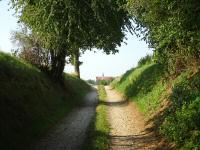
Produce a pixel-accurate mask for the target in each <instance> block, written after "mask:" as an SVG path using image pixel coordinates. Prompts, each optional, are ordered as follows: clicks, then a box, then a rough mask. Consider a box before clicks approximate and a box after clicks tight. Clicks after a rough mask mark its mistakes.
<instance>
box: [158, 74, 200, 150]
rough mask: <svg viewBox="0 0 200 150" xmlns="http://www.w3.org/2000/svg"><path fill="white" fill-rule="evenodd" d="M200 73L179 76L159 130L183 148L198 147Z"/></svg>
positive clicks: (199, 129) (199, 131) (199, 144)
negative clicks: (169, 105)
mask: <svg viewBox="0 0 200 150" xmlns="http://www.w3.org/2000/svg"><path fill="white" fill-rule="evenodd" d="M199 82H200V75H198V74H197V75H195V76H194V77H192V78H191V79H190V78H187V74H183V75H182V76H181V77H180V81H179V82H178V83H176V84H175V86H174V88H173V90H172V95H171V97H170V99H171V101H172V106H171V108H169V109H168V116H167V117H166V118H165V121H164V124H163V125H162V127H161V132H162V133H163V134H164V135H165V136H166V137H167V138H168V139H169V140H171V141H174V142H175V143H176V144H177V145H179V146H182V145H183V149H200V90H199V89H200V88H199Z"/></svg>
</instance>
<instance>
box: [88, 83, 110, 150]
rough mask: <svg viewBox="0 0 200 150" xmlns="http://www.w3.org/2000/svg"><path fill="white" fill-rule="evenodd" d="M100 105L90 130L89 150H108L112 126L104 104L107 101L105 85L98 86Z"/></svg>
mask: <svg viewBox="0 0 200 150" xmlns="http://www.w3.org/2000/svg"><path fill="white" fill-rule="evenodd" d="M98 92H99V104H98V106H97V108H96V116H95V118H94V120H93V121H92V123H91V125H90V129H89V133H88V134H89V136H88V138H89V139H88V143H87V145H86V146H85V148H86V149H88V150H107V149H108V144H109V137H108V135H109V130H110V125H109V122H108V119H107V107H106V105H104V104H103V103H102V102H104V101H105V99H106V91H105V88H104V86H103V85H99V86H98Z"/></svg>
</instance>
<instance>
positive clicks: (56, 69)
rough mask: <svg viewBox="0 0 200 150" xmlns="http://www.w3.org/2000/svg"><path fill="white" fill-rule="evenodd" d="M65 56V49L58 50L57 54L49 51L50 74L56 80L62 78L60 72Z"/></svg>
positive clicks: (63, 65)
mask: <svg viewBox="0 0 200 150" xmlns="http://www.w3.org/2000/svg"><path fill="white" fill-rule="evenodd" d="M65 57H66V52H65V50H62V51H60V52H58V54H55V53H54V51H51V76H52V77H53V79H55V80H56V81H61V80H62V74H63V70H64V67H65Z"/></svg>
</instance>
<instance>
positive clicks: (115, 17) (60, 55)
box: [12, 0, 131, 78]
mask: <svg viewBox="0 0 200 150" xmlns="http://www.w3.org/2000/svg"><path fill="white" fill-rule="evenodd" d="M125 3H126V1H124V0H85V1H79V0H77V1H75V0H60V1H57V0H31V1H30V0H12V4H13V7H14V8H15V9H16V11H20V12H21V13H20V14H19V18H20V21H21V22H24V23H25V24H26V25H27V26H29V27H30V28H31V29H32V32H33V33H35V32H36V33H38V35H39V36H40V37H42V38H43V39H44V40H43V42H44V45H45V48H46V49H49V50H50V52H51V55H52V56H51V57H52V67H51V70H52V75H53V76H54V77H55V78H60V77H61V75H62V72H63V69H64V65H65V57H66V56H73V54H74V53H75V54H76V53H77V48H79V49H81V50H82V49H84V50H85V49H91V48H93V47H96V48H98V49H103V50H104V51H105V52H106V53H107V54H110V53H115V52H117V49H116V48H117V46H120V44H121V42H122V41H123V39H124V37H125V32H126V31H127V30H130V29H131V22H130V20H129V19H130V16H129V14H128V13H127V11H126V10H125V9H123V7H122V6H123V5H124V4H125ZM74 48H75V49H74ZM76 62H79V61H76Z"/></svg>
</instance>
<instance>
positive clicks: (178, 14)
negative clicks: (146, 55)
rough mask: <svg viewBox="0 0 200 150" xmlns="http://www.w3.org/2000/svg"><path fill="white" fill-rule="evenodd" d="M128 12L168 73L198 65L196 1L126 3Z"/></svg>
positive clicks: (199, 39)
mask: <svg viewBox="0 0 200 150" xmlns="http://www.w3.org/2000/svg"><path fill="white" fill-rule="evenodd" d="M127 8H128V10H129V12H130V13H131V14H132V15H133V17H134V21H135V23H136V24H137V26H136V28H135V31H136V32H137V31H141V32H140V33H142V34H143V38H144V39H145V40H146V41H147V42H148V43H149V45H150V47H152V48H153V49H155V53H154V54H155V55H156V56H157V59H158V61H159V62H161V63H164V64H166V65H165V66H167V67H168V70H171V71H172V72H174V71H176V70H177V69H178V70H179V69H180V68H182V69H184V68H188V67H190V66H192V65H193V64H196V63H197V64H196V65H195V66H198V65H199V60H200V59H199V58H200V49H199V47H200V32H199V28H200V15H199V14H200V1H199V0H185V1H181V0H128V7H127Z"/></svg>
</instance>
